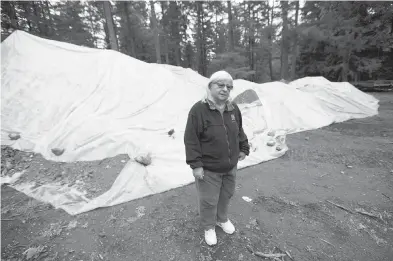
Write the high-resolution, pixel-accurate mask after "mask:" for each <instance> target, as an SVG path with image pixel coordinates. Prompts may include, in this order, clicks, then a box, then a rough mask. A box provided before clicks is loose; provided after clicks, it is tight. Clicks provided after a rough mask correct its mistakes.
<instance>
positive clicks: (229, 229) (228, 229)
mask: <svg viewBox="0 0 393 261" xmlns="http://www.w3.org/2000/svg"><path fill="white" fill-rule="evenodd" d="M217 226H219V227H221V228H222V230H224V232H225V233H227V234H233V232H235V226H234V225H233V224H232V222H231V221H230V220H229V219H228V221H227V222H225V223H217Z"/></svg>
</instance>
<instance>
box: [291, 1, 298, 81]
mask: <svg viewBox="0 0 393 261" xmlns="http://www.w3.org/2000/svg"><path fill="white" fill-rule="evenodd" d="M298 19H299V1H297V2H296V13H295V36H294V37H295V39H294V43H293V53H292V63H291V64H292V68H291V80H295V77H296V60H297V53H298V46H297V38H298V36H297V31H296V30H297V23H298Z"/></svg>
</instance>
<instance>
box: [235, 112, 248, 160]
mask: <svg viewBox="0 0 393 261" xmlns="http://www.w3.org/2000/svg"><path fill="white" fill-rule="evenodd" d="M236 109H237V112H238V115H239V148H240V151H241V152H244V153H245V154H246V155H247V156H248V155H250V144H248V138H247V135H246V133H245V132H244V130H243V117H242V113H241V111H240V109H239V107H237V106H236Z"/></svg>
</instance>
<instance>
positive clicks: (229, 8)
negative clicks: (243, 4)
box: [227, 1, 235, 52]
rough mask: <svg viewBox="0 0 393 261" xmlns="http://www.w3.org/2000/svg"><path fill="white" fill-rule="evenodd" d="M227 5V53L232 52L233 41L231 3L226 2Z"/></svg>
mask: <svg viewBox="0 0 393 261" xmlns="http://www.w3.org/2000/svg"><path fill="white" fill-rule="evenodd" d="M227 3H228V28H229V29H228V37H229V51H230V52H233V50H234V45H235V44H234V39H233V18H232V4H231V1H227Z"/></svg>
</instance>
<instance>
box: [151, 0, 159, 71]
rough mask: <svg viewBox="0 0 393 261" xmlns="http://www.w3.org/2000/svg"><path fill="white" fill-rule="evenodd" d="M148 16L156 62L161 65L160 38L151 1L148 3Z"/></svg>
mask: <svg viewBox="0 0 393 261" xmlns="http://www.w3.org/2000/svg"><path fill="white" fill-rule="evenodd" d="M150 14H151V25H152V29H153V31H154V40H155V47H156V62H157V63H161V50H160V38H159V37H160V36H159V33H158V28H157V18H156V11H155V9H154V3H153V1H150Z"/></svg>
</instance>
